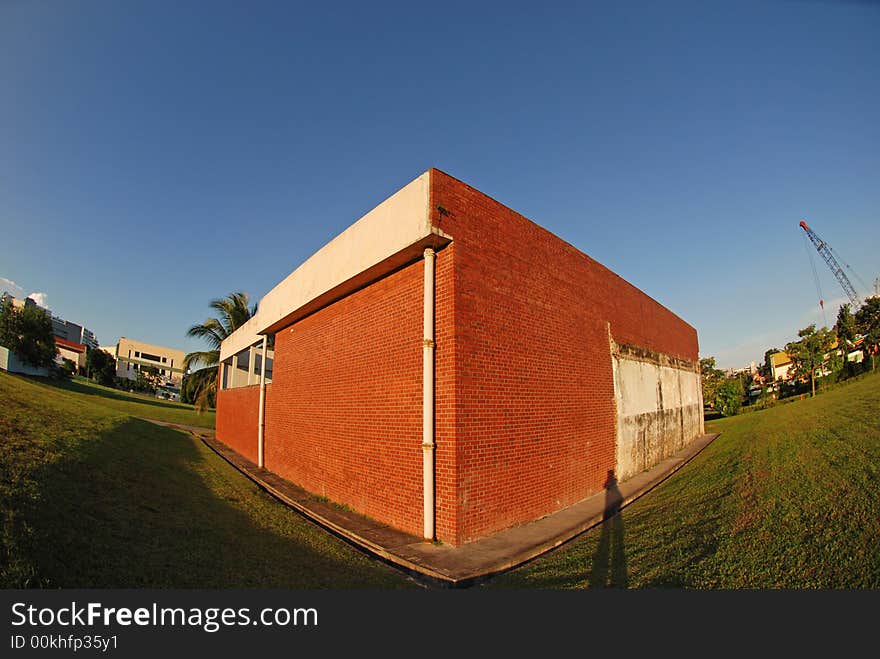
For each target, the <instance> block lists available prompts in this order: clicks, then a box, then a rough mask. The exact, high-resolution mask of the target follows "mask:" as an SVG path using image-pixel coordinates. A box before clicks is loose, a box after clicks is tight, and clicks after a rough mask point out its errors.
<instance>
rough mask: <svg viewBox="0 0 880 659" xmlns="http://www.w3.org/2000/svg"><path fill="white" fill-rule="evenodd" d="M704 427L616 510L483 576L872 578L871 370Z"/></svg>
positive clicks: (562, 581)
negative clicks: (661, 473)
mask: <svg viewBox="0 0 880 659" xmlns="http://www.w3.org/2000/svg"><path fill="white" fill-rule="evenodd" d="M707 431H708V432H721V433H723V434H722V435H721V437H720V438H718V439H717V440H716V441H715V442H714V443H713V444H711V445H710V446H709V447H707V448H706V449H705V450H704V451H703V452H702V453H701V454H700V455H698V456H697V457H696V458H695V459H694V460H693V461H692V462H691V463H689V464H688V465H687V466H685V467H684V468H682V469H681V470H680V471H679V472H677V473H676V474H675V475H673V476H672V477H671V478H670V479H669V480H667V481H665V482H664V483H663V484H662V485H660V486H659V487H658V488H657V489H655V490H654V491H652V492H650V493H649V494H647V495H646V496H644V497H643V498H641V499H639V500H638V501H636V502H635V503H633V504H632V505H631V506H629V507H627V508H625V509H624V510H623V512H622V513H621V514H620V515H619V516H618V517H617V518H614V519H612V520H609V521H606V522H605V523H604V524H602V525H601V526H600V527H597V528H595V529H592V530H590V531H588V532H587V533H585V534H583V535H581V536H580V537H578V538H576V539H575V540H573V541H572V542H570V543H569V544H567V545H564V546H563V547H561V548H559V549H558V550H556V551H554V552H552V553H550V554H548V555H546V556H544V557H542V558H539V559H537V560H535V561H533V562H532V563H529V564H528V565H525V566H523V567H521V568H520V569H518V570H515V571H512V572H509V573H507V574H504V575H500V576H499V577H498V578H496V579H494V580H492V581H490V582H489V583H488V584H486V585H487V586H488V587H514V588H589V587H605V586H613V587H630V588H649V587H684V588H880V374H874V375H867V376H864V377H862V378H861V379H859V380H858V381H855V382H852V383H851V384H847V385H845V386H841V387H838V388H835V389H833V390H831V391H829V392H827V393H824V394H822V395H820V396H818V397H816V398H814V399H806V400H802V401H796V402H792V403H789V404H785V405H780V406H778V407H774V408H771V409H768V410H764V411H760V412H753V413H748V414H743V415H741V416H736V417H732V418H728V419H721V420H718V421H713V422H711V423H710V424H708V427H707Z"/></svg>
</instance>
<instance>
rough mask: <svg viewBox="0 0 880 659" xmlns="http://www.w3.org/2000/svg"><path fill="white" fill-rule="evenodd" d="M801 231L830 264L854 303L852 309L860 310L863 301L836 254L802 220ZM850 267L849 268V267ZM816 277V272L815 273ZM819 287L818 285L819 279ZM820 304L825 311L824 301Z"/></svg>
mask: <svg viewBox="0 0 880 659" xmlns="http://www.w3.org/2000/svg"><path fill="white" fill-rule="evenodd" d="M800 226H801V229H803V230H804V231H806V232H807V237H808V238H809V239H810V242H812V243H813V245H814V246H815V247H816V251H817V252H819V256H821V257H822V258H823V259H824V260H825V263H827V264H828V267H829V268H830V269H831V274H833V275H834V277H835V278H836V279H837V281H838V282H840V286H841V287H842V288H843V292H844V293H846V296H847V297H848V298H849V301H850V303H852V308H853V309H854V310H855V309H858V308H859V307H861V306H862V299H861V298H860V297H859V294H858V293H856V289H855V286H853V285H852V282H851V281H850V280H849V277H847V276H846V273H845V272H844V271H843V267H842V266H841V265H840V262H839V261H838V260H837V258H836V257H835V256H834V252H833V251H832V249H831V247H830V246H829V245H828V243H826V242H825V241H824V240H822V239H821V238H820V237H819V236H818V235H816V232H815V231H813V230H812V229H811V228H810V227H809V226H808V225H807V223H806V222H805V221H803V220H801V224H800ZM847 267H848V266H847ZM813 274H814V276H815V270H814V272H813ZM816 281H817V285H818V279H817V280H816ZM819 304H820V305H821V306H822V309H823V310H824V309H825V302H824V300H820V301H819Z"/></svg>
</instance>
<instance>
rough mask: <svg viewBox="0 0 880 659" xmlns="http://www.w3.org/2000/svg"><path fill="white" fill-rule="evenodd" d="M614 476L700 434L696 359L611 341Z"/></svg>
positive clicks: (641, 468)
mask: <svg viewBox="0 0 880 659" xmlns="http://www.w3.org/2000/svg"><path fill="white" fill-rule="evenodd" d="M611 360H612V365H613V370H614V398H615V402H616V404H617V460H616V462H617V478H618V479H619V480H623V479H626V478H629V477H630V476H633V475H635V474H638V473H639V472H642V471H644V470H646V469H649V468H651V467H653V466H654V465H655V464H657V463H658V462H660V461H661V460H663V459H664V458H667V457H669V456H670V455H672V454H673V453H675V452H676V451H678V450H679V449H681V448H684V447H685V446H686V445H687V444H689V443H690V442H691V441H692V440H693V439H695V438H697V437H699V436H700V435H702V434H703V403H702V393H701V390H700V374H699V370H698V367H697V366H696V365H695V364H690V363H688V362H684V361H682V360H678V359H674V358H670V357H668V356H666V355H660V354H656V353H654V354H651V353H649V352H648V351H646V350H640V349H634V348H631V347H627V346H618V345H616V344H614V343H613V342H612V354H611Z"/></svg>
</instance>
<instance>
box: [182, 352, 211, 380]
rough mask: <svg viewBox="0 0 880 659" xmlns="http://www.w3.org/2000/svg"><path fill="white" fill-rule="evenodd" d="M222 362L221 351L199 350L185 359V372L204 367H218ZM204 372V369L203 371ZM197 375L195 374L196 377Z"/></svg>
mask: <svg viewBox="0 0 880 659" xmlns="http://www.w3.org/2000/svg"><path fill="white" fill-rule="evenodd" d="M219 362H220V351H219V350H197V351H196V352H190V353H187V354H186V356H185V357H184V358H183V370H185V371H186V370H189V369H192V368H193V367H196V366H199V365H202V366H205V367H208V368H211V367H214V368H216V367H217V364H218V363H219ZM201 370H204V369H201ZM194 374H195V373H193V375H194Z"/></svg>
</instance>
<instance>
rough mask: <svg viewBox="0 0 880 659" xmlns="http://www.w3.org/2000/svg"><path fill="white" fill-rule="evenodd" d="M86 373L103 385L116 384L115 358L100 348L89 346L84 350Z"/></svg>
mask: <svg viewBox="0 0 880 659" xmlns="http://www.w3.org/2000/svg"><path fill="white" fill-rule="evenodd" d="M86 374H87V375H88V376H89V377H91V378H92V379H93V380H95V381H96V382H97V383H98V384H102V385H104V386H105V387H113V386H115V385H116V360H115V359H114V358H113V355H111V354H110V353H108V352H105V351H104V350H101V349H100V348H89V349H88V352H86Z"/></svg>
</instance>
